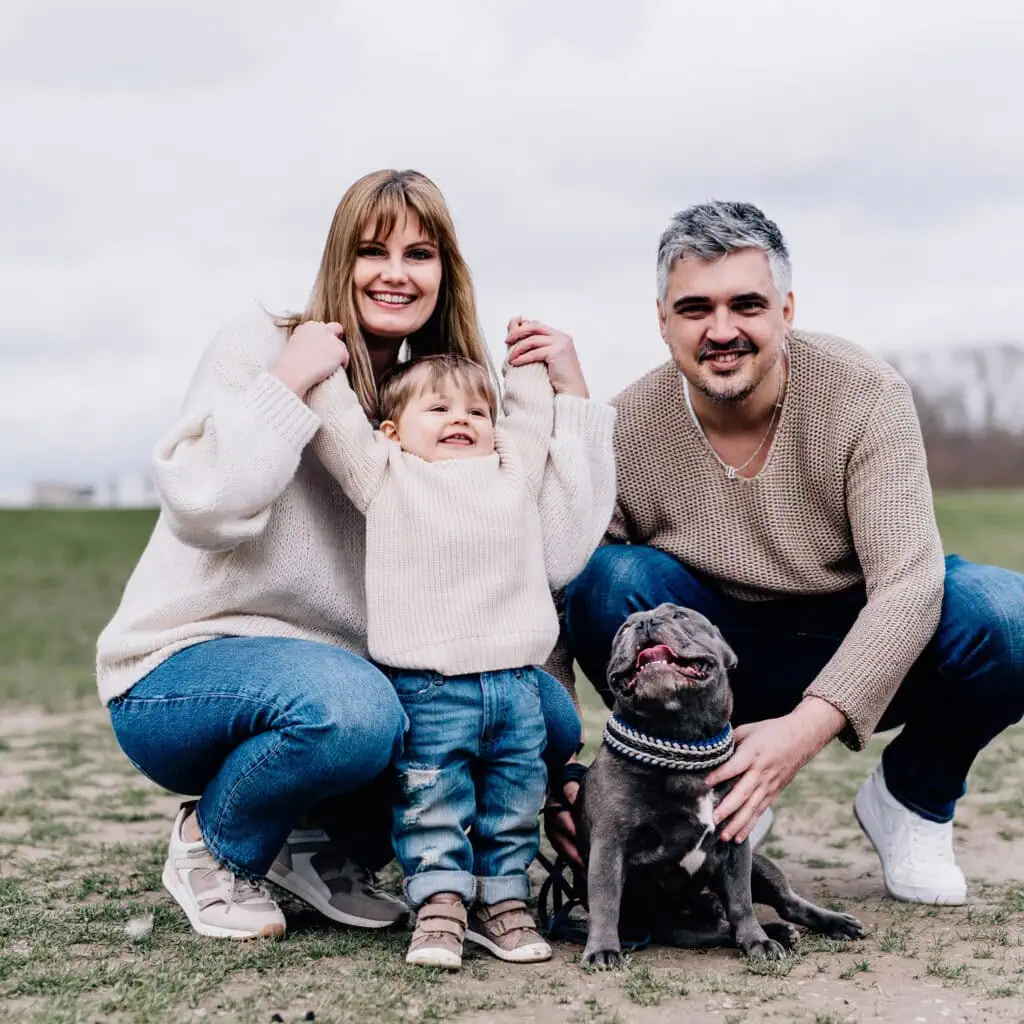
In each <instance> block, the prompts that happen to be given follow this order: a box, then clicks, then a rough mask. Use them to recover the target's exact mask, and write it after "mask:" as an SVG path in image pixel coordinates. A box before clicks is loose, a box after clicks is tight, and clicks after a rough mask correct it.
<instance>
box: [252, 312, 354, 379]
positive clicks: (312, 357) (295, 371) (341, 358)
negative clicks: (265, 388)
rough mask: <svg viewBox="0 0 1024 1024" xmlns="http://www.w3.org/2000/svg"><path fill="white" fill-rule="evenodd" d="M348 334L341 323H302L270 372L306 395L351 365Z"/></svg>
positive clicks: (309, 321)
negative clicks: (349, 362)
mask: <svg viewBox="0 0 1024 1024" xmlns="http://www.w3.org/2000/svg"><path fill="white" fill-rule="evenodd" d="M344 337H345V331H344V329H343V328H342V326H341V324H336V323H329V324H325V323H321V322H320V321H319V320H308V321H307V322H306V323H304V324H299V326H298V327H296V328H295V330H294V331H292V333H291V337H290V338H289V339H288V341H287V342H286V343H285V346H284V350H283V351H282V352H281V354H280V355H279V356H278V357H277V362H275V363H274V365H273V366H272V367H271V368H270V372H271V373H272V374H273V375H274V376H275V377H277V379H278V380H280V381H281V382H282V383H283V384H284V385H285V387H287V388H289V389H291V390H292V391H294V392H295V394H297V395H298V396H299V398H305V397H306V392H307V391H309V389H310V388H311V387H313V385H315V384H319V383H320V381H322V380H326V379H327V378H328V377H330V375H331V374H332V373H334V371H335V370H337V369H339V368H340V369H345V368H346V367H347V366H348V347H347V346H346V345H345V342H344V341H342V338H344Z"/></svg>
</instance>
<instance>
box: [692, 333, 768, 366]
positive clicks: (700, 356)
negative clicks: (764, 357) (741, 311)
mask: <svg viewBox="0 0 1024 1024" xmlns="http://www.w3.org/2000/svg"><path fill="white" fill-rule="evenodd" d="M756 351H757V348H756V347H755V346H754V343H753V342H751V341H748V340H747V339H746V338H733V340H732V341H721V342H719V341H702V342H701V343H700V348H699V349H698V350H697V361H698V362H700V363H703V362H704V361H705V360H706V359H713V358H715V357H716V356H724V355H730V354H732V353H733V352H735V353H737V354H739V355H744V354H745V353H747V352H756Z"/></svg>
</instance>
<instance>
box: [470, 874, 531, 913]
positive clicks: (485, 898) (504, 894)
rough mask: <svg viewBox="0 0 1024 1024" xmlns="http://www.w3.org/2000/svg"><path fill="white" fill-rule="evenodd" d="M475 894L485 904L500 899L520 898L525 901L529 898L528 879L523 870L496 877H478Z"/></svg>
mask: <svg viewBox="0 0 1024 1024" xmlns="http://www.w3.org/2000/svg"><path fill="white" fill-rule="evenodd" d="M476 895H477V899H479V900H480V902H481V903H483V904H486V905H487V906H491V904H493V903H500V902H501V901H502V900H522V901H523V902H524V903H525V902H526V901H527V900H528V899H529V898H530V879H529V877H528V876H527V874H526V873H525V872H523V873H521V874H515V875H501V876H499V877H498V878H478V879H477V891H476Z"/></svg>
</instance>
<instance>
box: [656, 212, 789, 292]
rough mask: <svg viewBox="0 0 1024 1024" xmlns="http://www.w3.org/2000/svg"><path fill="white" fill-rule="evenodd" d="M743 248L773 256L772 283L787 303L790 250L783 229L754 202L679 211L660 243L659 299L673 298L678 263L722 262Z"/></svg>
mask: <svg viewBox="0 0 1024 1024" xmlns="http://www.w3.org/2000/svg"><path fill="white" fill-rule="evenodd" d="M740 249H760V250H761V251H762V252H763V253H764V254H765V255H766V256H767V257H768V266H769V268H770V269H771V274H772V282H773V283H774V285H775V290H776V291H777V292H778V293H779V298H780V299H781V300H782V301H785V299H786V296H787V295H788V294H789V292H790V289H791V287H792V284H793V267H792V265H791V264H790V262H789V250H788V249H787V248H786V242H785V240H784V239H783V237H782V232H781V231H780V230H779V228H778V225H777V224H776V223H775V222H774V221H772V220H769V219H768V218H767V217H766V216H765V215H764V213H762V212H761V210H760V209H758V207H756V206H754V204H753V203H724V202H720V201H718V200H712V201H711V202H707V203H699V204H698V205H696V206H690V207H687V208H686V209H685V210H682V211H681V212H679V213H677V214H676V215H675V216H674V217H673V218H672V220H671V222H670V223H669V226H668V227H667V228H666V229H665V231H664V233H663V234H662V236H661V241H660V242H659V243H658V295H659V296H661V300H662V302H665V301H666V300H667V298H668V276H669V274H670V273H671V272H672V268H673V267H674V266H675V264H676V261H677V260H685V259H699V260H717V259H721V258H722V257H723V256H728V255H729V253H731V252H737V251H738V250H740Z"/></svg>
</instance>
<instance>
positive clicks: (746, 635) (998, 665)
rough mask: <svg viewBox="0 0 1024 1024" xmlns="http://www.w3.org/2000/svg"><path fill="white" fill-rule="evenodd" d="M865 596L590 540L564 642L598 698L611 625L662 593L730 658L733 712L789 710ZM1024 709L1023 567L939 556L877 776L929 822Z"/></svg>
mask: <svg viewBox="0 0 1024 1024" xmlns="http://www.w3.org/2000/svg"><path fill="white" fill-rule="evenodd" d="M866 600H867V598H866V595H865V592H864V588H863V587H860V588H857V589H854V590H850V591H847V592H846V593H841V594H832V595H822V596H816V597H787V598H780V599H779V600H776V601H738V600H736V599H735V598H732V597H729V596H728V595H726V594H724V593H723V592H722V590H721V589H720V588H719V587H718V586H716V584H715V582H714V581H713V580H711V579H709V578H708V577H706V576H703V575H701V574H700V573H698V572H696V571H695V570H694V569H691V568H690V567H689V566H686V565H684V564H683V563H682V562H680V561H678V560H677V559H675V558H673V557H672V556H671V555H669V554H666V553H665V552H664V551H660V550H658V549H657V548H652V547H644V546H641V545H633V544H611V545H608V546H606V547H602V548H598V550H597V551H596V552H595V553H594V555H593V557H592V558H591V560H590V562H589V563H588V565H587V567H586V569H584V570H583V573H582V574H581V575H580V576H578V577H577V578H576V579H575V580H574V581H573V582H572V583H571V584H570V585H569V588H568V590H567V591H566V602H565V614H566V626H567V629H568V633H569V640H570V646H571V647H572V650H573V653H574V654H575V656H576V658H577V660H578V661H579V663H580V667H581V668H582V669H583V671H584V672H585V673H586V675H587V678H588V679H590V681H591V682H592V683H593V684H594V686H595V687H596V688H597V689H598V691H599V692H600V693H601V695H602V696H603V697H604V699H605V700H606V701H608V700H609V694H608V687H607V683H606V682H605V671H606V668H607V665H608V657H609V654H610V651H611V644H612V638H613V636H614V635H615V631H616V630H617V629H618V628H619V626H620V625H621V624H622V623H623V621H624V620H625V619H626V617H627V616H628V615H630V614H631V613H632V612H635V611H640V610H642V609H649V608H654V607H656V606H657V605H659V604H661V603H663V602H669V603H671V604H679V605H684V606H686V607H688V608H693V609H695V610H696V611H699V612H702V613H703V614H704V615H706V616H707V617H708V618H709V619H711V621H712V622H714V623H715V624H716V625H717V626H718V628H719V629H720V630H721V631H722V634H723V635H724V636H725V638H726V640H728V641H729V644H730V645H731V646H732V648H733V650H734V651H735V652H736V655H737V657H738V658H739V665H738V666H737V668H736V669H735V670H734V671H733V672H731V673H730V676H729V678H730V682H731V684H732V689H733V694H734V696H735V705H734V712H733V722H734V723H735V724H742V723H745V722H756V721H761V720H763V719H766V718H775V717H778V716H780V715H784V714H786V713H788V712H789V711H792V710H793V708H794V707H796V705H797V704H798V703H799V701H800V699H801V697H802V696H803V692H804V690H805V689H806V688H807V687H808V686H809V685H810V684H811V682H812V681H813V679H814V677H815V676H816V675H817V674H818V673H819V672H820V671H821V669H822V668H823V667H824V665H825V663H826V662H827V661H828V660H829V659H830V658H831V657H832V655H833V654H835V652H836V650H837V649H838V647H839V645H840V644H841V643H842V641H843V639H844V637H845V636H846V634H847V633H848V632H849V630H850V628H851V626H852V625H853V622H854V620H855V619H856V618H857V615H858V614H859V613H860V610H861V609H862V608H863V607H864V604H865V602H866ZM1022 714H1024V576H1022V575H1021V574H1020V573H1016V572H1011V571H1009V570H1008V569H1000V568H997V567H995V566H991V565H975V564H974V563H972V562H967V561H965V560H964V559H962V558H960V557H959V556H957V555H950V556H949V557H947V559H946V586H945V595H944V597H943V601H942V614H941V618H940V621H939V626H938V629H937V630H936V632H935V636H934V637H933V638H932V640H931V642H930V643H929V644H928V646H927V647H926V648H925V650H924V652H923V653H922V654H921V657H920V658H919V659H918V661H917V663H916V664H915V665H914V666H913V668H912V669H911V671H910V673H909V674H908V675H907V677H906V680H905V681H904V683H903V684H902V686H900V688H899V690H898V691H897V692H896V694H895V696H894V697H893V699H892V701H891V703H890V704H889V707H888V708H887V710H886V712H885V714H884V715H883V716H882V720H881V722H880V724H879V726H878V728H879V730H880V731H882V730H886V729H892V728H894V727H895V726H900V725H901V726H903V729H902V731H901V732H900V734H899V735H898V736H897V737H896V738H895V739H894V740H893V741H892V742H891V743H890V744H889V745H888V746H887V747H886V748H885V752H884V754H883V755H882V763H883V765H884V768H885V781H886V784H887V785H888V787H889V789H890V791H891V792H892V793H893V795H894V796H895V797H896V798H897V799H899V800H900V801H901V802H902V803H903V804H904V805H905V806H906V807H909V808H910V809H911V810H913V811H916V812H917V813H918V814H920V815H921V816H922V817H925V818H928V819H930V820H932V821H948V820H949V819H950V818H952V817H953V810H954V808H955V806H956V801H957V800H958V799H959V798H960V797H961V796H962V795H963V793H964V791H965V789H966V779H967V773H968V771H969V770H970V767H971V764H972V763H973V762H974V759H975V757H977V755H978V752H979V751H980V750H981V749H982V748H983V747H984V746H985V745H986V744H987V743H988V742H989V741H990V740H992V739H993V738H994V737H995V736H996V735H998V734H999V733H1000V732H1002V731H1003V730H1004V729H1006V728H1007V727H1008V726H1010V725H1013V724H1014V723H1015V722H1018V721H1020V718H1021V715H1022Z"/></svg>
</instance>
